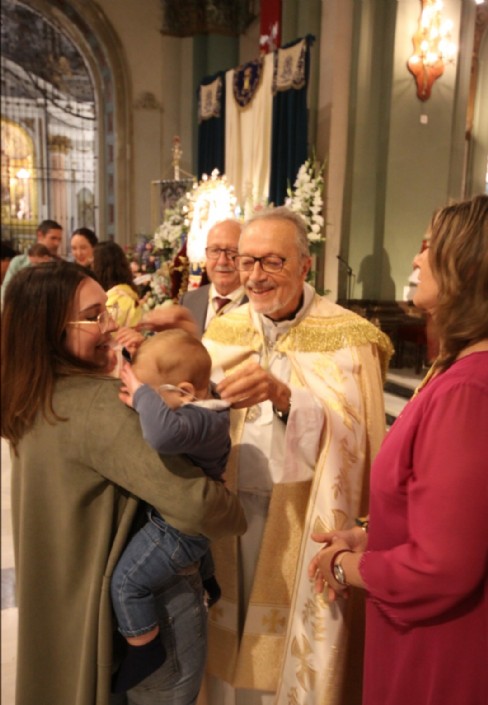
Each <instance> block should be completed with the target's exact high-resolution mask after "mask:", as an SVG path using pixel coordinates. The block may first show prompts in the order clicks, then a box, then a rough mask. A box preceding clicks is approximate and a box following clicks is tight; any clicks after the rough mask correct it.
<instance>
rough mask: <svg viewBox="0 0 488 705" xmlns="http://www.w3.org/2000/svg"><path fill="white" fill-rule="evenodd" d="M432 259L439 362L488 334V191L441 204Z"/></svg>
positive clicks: (444, 362) (450, 359)
mask: <svg viewBox="0 0 488 705" xmlns="http://www.w3.org/2000/svg"><path fill="white" fill-rule="evenodd" d="M429 262H430V266H431V268H432V273H433V275H434V277H435V280H436V282H437V285H438V287H439V294H438V303H437V305H436V310H435V314H434V320H435V326H436V330H437V333H438V336H439V340H440V354H439V358H438V360H437V361H436V365H437V366H438V367H439V368H440V369H441V370H445V369H447V368H448V367H449V366H450V365H452V363H453V362H454V361H455V359H456V357H457V356H458V354H459V353H460V352H461V351H462V350H464V348H466V347H468V345H472V344H473V343H477V342H479V341H480V340H483V339H484V338H487V337H488V196H487V195H484V194H481V195H479V196H475V197H474V198H472V199H470V200H469V201H462V202H460V203H456V204H454V205H450V206H446V207H445V208H441V209H440V210H439V211H437V212H436V213H435V214H434V217H433V219H432V224H431V238H430V248H429Z"/></svg>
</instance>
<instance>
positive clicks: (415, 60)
mask: <svg viewBox="0 0 488 705" xmlns="http://www.w3.org/2000/svg"><path fill="white" fill-rule="evenodd" d="M420 1H421V4H422V10H421V13H420V18H419V25H418V28H417V31H416V32H415V34H414V35H413V37H412V42H413V49H414V52H413V54H412V55H411V57H410V58H409V60H408V61H407V67H408V70H409V71H410V73H411V74H413V76H414V78H415V81H416V83H417V96H418V98H419V99H420V100H427V99H428V98H429V97H430V92H431V90H432V84H433V83H434V81H435V80H436V79H437V78H439V76H442V74H443V73H444V66H445V64H447V63H452V62H453V61H454V57H455V56H456V51H457V48H456V45H455V44H453V42H452V41H451V31H452V22H451V20H446V19H443V17H442V9H443V5H444V4H443V2H442V0H420Z"/></svg>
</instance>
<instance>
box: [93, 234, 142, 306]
mask: <svg viewBox="0 0 488 705" xmlns="http://www.w3.org/2000/svg"><path fill="white" fill-rule="evenodd" d="M93 271H94V273H95V276H96V277H97V279H98V281H99V282H100V284H101V285H102V286H103V288H104V289H105V291H108V290H109V289H111V288H112V287H113V286H117V284H128V285H129V286H130V287H131V289H133V290H134V291H135V292H136V294H137V295H139V292H138V290H137V287H136V285H135V284H134V281H133V279H134V277H133V274H132V270H131V268H130V264H129V261H128V259H127V257H126V256H125V252H124V250H123V249H122V248H121V246H120V245H117V243H116V242H112V240H104V241H103V242H99V243H98V245H97V246H96V247H95V249H94V250H93Z"/></svg>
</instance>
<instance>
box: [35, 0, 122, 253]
mask: <svg viewBox="0 0 488 705" xmlns="http://www.w3.org/2000/svg"><path fill="white" fill-rule="evenodd" d="M21 2H22V4H24V5H26V6H27V7H29V8H31V9H33V10H35V11H36V12H38V13H39V14H40V15H41V16H43V17H45V18H46V20H47V21H48V22H50V23H51V24H52V25H53V26H55V27H57V28H59V30H61V31H62V32H63V33H64V34H65V35H66V36H68V37H69V39H70V40H71V41H72V42H73V44H74V45H75V46H76V47H77V49H78V50H79V52H80V54H81V55H82V57H83V59H84V61H85V62H86V65H87V67H88V70H89V72H90V75H91V78H92V82H93V86H94V89H95V101H96V108H97V116H98V123H99V129H98V156H99V159H98V178H97V191H98V197H97V201H98V203H99V204H100V206H99V212H98V217H97V221H98V231H99V234H100V237H101V238H102V239H103V238H107V237H114V238H115V239H116V241H117V242H119V243H120V244H126V243H129V242H130V239H131V233H132V231H133V206H132V192H133V189H132V188H131V171H132V168H131V145H130V140H131V134H132V130H131V112H130V105H131V88H130V85H129V80H128V76H129V71H128V69H127V63H126V59H125V55H124V51H123V48H122V45H121V43H120V41H119V39H118V37H117V35H116V33H115V31H114V29H113V27H112V25H111V24H110V22H109V21H108V19H107V18H106V16H105V15H104V13H103V11H102V10H101V9H100V7H98V6H97V5H95V3H93V2H91V0H88V1H87V0H21Z"/></svg>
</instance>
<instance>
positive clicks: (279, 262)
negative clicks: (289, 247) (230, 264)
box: [234, 255, 289, 274]
mask: <svg viewBox="0 0 488 705" xmlns="http://www.w3.org/2000/svg"><path fill="white" fill-rule="evenodd" d="M288 259H289V257H288V258H287V257H278V255H266V256H265V257H251V255H238V256H237V257H236V258H235V259H234V264H235V266H236V269H238V270H239V271H240V272H252V270H253V269H254V265H255V264H256V262H259V266H260V267H261V269H262V270H263V272H268V274H276V272H281V270H282V269H283V265H284V264H285V262H286V261H287V260H288Z"/></svg>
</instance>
